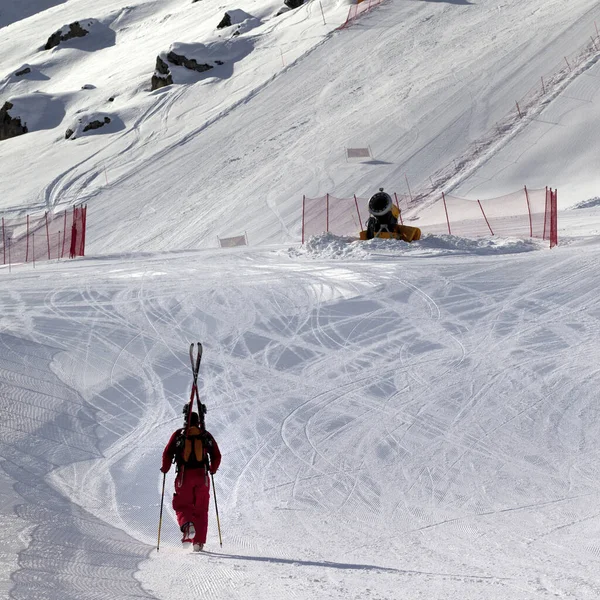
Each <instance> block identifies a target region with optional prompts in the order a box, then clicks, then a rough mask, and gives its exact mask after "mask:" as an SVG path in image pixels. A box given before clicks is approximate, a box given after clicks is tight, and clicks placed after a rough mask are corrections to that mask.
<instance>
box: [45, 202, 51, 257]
mask: <svg viewBox="0 0 600 600" xmlns="http://www.w3.org/2000/svg"><path fill="white" fill-rule="evenodd" d="M45 215H46V240H47V241H48V260H50V233H49V232H48V211H46V213H45Z"/></svg>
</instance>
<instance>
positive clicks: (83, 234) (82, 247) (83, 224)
mask: <svg viewBox="0 0 600 600" xmlns="http://www.w3.org/2000/svg"><path fill="white" fill-rule="evenodd" d="M82 217H83V223H82V225H81V227H82V229H83V231H82V232H81V256H85V232H86V230H87V204H86V205H85V206H84V207H83V213H82ZM247 245H248V238H246V246H247Z"/></svg>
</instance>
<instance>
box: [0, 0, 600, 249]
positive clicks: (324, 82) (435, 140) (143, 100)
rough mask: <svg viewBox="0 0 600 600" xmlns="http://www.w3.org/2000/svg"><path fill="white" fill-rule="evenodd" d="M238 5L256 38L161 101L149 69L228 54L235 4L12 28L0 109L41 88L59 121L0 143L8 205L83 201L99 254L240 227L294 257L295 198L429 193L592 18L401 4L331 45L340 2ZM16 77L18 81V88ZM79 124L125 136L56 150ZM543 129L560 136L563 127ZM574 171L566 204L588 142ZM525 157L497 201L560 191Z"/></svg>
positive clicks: (99, 10) (569, 12)
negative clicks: (177, 57) (72, 28)
mask: <svg viewBox="0 0 600 600" xmlns="http://www.w3.org/2000/svg"><path fill="white" fill-rule="evenodd" d="M321 6H322V7H323V12H321V10H320V8H321ZM238 7H241V8H243V9H244V10H245V11H246V12H247V13H249V14H251V15H253V16H254V17H255V18H256V21H255V22H254V21H253V25H256V24H258V26H257V27H253V28H250V29H249V30H248V31H246V32H244V33H243V34H242V35H240V36H239V37H238V38H237V42H239V43H246V44H248V45H249V47H251V48H252V50H251V51H250V52H249V54H247V55H246V56H245V57H244V58H243V59H242V60H239V61H237V62H235V63H234V64H233V67H232V68H225V67H222V68H221V70H220V71H219V70H217V71H215V72H214V76H208V75H206V74H199V75H198V76H197V78H196V79H197V80H196V82H195V83H192V84H187V85H182V84H174V85H173V86H170V87H168V88H163V89H162V90H159V91H157V92H149V91H148V90H149V87H150V77H151V75H152V73H153V70H154V66H155V60H156V56H157V55H158V54H159V53H160V52H166V51H167V50H168V49H169V48H170V46H171V44H173V43H175V42H180V43H207V42H210V41H217V42H219V41H220V43H223V44H225V43H227V42H228V41H231V40H230V36H231V33H232V32H231V31H228V30H221V31H220V33H219V32H217V30H216V25H217V24H218V22H219V21H220V20H221V18H222V15H223V12H224V9H225V8H231V7H229V6H226V7H224V6H223V5H221V4H220V3H217V2H214V1H213V0H203V2H196V3H193V4H188V3H183V2H181V1H180V0H169V1H167V0H164V1H161V2H146V3H142V2H133V3H131V4H130V5H128V6H127V7H123V6H122V4H121V3H119V2H114V1H105V2H102V3H101V4H100V5H98V3H96V2H89V1H87V0H71V1H70V2H67V3H64V4H62V5H59V6H57V7H55V8H54V9H52V10H51V11H49V12H48V13H41V14H39V15H37V16H35V17H32V18H30V19H26V20H24V21H21V22H19V23H15V24H14V25H13V26H11V27H10V28H8V32H9V33H10V36H11V37H10V40H11V44H9V45H7V51H6V52H5V53H3V55H4V56H5V59H4V61H3V67H4V69H5V73H6V77H5V79H4V80H3V82H2V83H0V97H1V98H2V99H5V98H6V99H10V98H13V97H17V98H19V97H21V96H26V97H27V96H28V95H31V94H34V92H41V93H42V94H45V96H43V98H44V99H45V100H46V101H47V103H52V110H51V111H49V114H50V116H51V117H52V118H50V116H49V117H48V120H49V122H48V123H38V124H37V127H36V129H37V130H36V131H34V132H32V133H31V134H28V135H26V136H22V137H20V138H15V139H12V140H9V141H7V142H5V143H3V144H2V145H1V146H0V160H2V164H3V165H6V170H5V173H4V176H3V187H4V188H5V189H6V190H8V192H9V193H8V194H4V195H3V199H2V201H1V202H2V203H3V205H4V206H6V207H15V206H25V205H34V206H38V207H44V208H45V207H52V206H56V205H60V204H64V203H73V202H76V201H82V200H86V201H87V202H88V204H89V208H90V219H91V222H94V223H96V227H95V228H94V229H93V230H92V231H91V232H90V236H89V238H88V242H89V248H90V250H91V251H92V252H105V251H121V250H139V249H141V248H143V249H148V250H152V249H174V248H181V247H198V246H215V245H216V234H219V235H221V236H223V235H226V234H227V233H228V232H230V231H233V232H234V233H241V232H243V231H244V230H249V231H248V233H249V238H250V239H251V240H252V241H253V243H264V242H269V243H272V242H281V241H297V240H298V239H299V221H300V205H301V198H302V195H303V194H307V195H309V196H317V195H321V194H324V193H326V192H330V193H332V194H334V195H336V196H338V197H344V196H347V195H351V194H353V193H358V194H362V195H367V194H369V193H370V192H371V191H372V190H373V188H374V187H377V186H379V185H385V186H386V187H387V188H388V189H393V190H397V191H402V192H404V191H406V185H405V181H406V179H405V177H407V178H408V181H409V182H412V186H413V188H415V187H420V186H423V185H425V184H427V185H428V184H429V177H430V176H431V175H432V174H433V173H434V172H435V171H436V170H437V169H439V168H441V167H444V166H445V165H448V164H450V163H452V161H453V159H455V158H457V157H459V156H462V155H464V154H465V153H467V154H468V152H469V148H470V147H471V146H470V144H471V143H473V142H474V141H475V140H479V139H480V138H481V137H482V136H485V135H487V134H488V133H489V132H490V131H492V132H493V128H494V125H495V123H496V122H497V121H498V120H500V119H502V118H503V117H504V116H505V115H506V114H507V113H509V112H510V111H514V106H515V99H516V98H520V97H521V96H522V95H523V94H525V93H526V92H527V91H528V90H529V89H530V88H531V87H532V86H533V85H535V84H536V83H537V82H538V81H539V78H540V75H543V74H545V73H546V71H547V70H548V69H549V68H550V67H554V65H556V64H557V63H559V62H560V61H562V60H563V57H564V56H565V55H566V54H569V55H570V54H571V53H573V52H575V51H576V50H577V49H579V48H580V46H581V45H582V44H586V43H588V42H589V41H590V36H591V35H592V34H594V33H595V29H594V19H596V18H597V17H598V18H600V14H598V9H597V4H596V3H595V2H592V1H590V0H579V1H578V2H574V3H569V4H568V5H565V4H564V2H559V1H555V2H547V1H545V2H534V3H528V5H527V7H525V8H524V7H523V4H522V3H521V2H517V1H516V0H513V1H511V2H504V3H503V4H502V5H497V3H493V2H489V1H488V2H481V3H477V4H473V3H459V4H456V3H445V2H398V3H395V4H394V3H391V4H384V5H382V6H381V7H379V8H377V9H376V10H375V11H373V12H372V13H371V14H370V15H368V16H365V17H363V18H362V19H361V20H360V22H359V23H357V24H356V25H355V26H353V27H351V28H349V29H347V30H343V31H334V28H335V27H336V26H337V25H339V24H340V23H342V22H343V21H344V19H345V18H346V14H347V9H348V6H347V5H346V4H344V3H336V2H331V3H328V2H325V3H323V2H321V3H320V4H319V3H317V2H312V3H308V4H307V5H305V6H303V7H301V8H300V9H298V10H296V11H292V12H288V13H286V14H284V15H282V16H280V17H274V15H275V13H276V12H277V10H278V9H279V8H280V5H279V4H278V3H277V2H274V1H271V2H264V3H260V2H258V0H257V1H256V2H251V3H249V4H248V5H247V6H246V5H244V6H241V5H239V6H238V5H235V8H238ZM491 15H493V18H491ZM91 18H93V19H95V20H96V22H97V28H96V29H97V33H96V35H91V36H88V38H81V39H78V40H74V41H71V42H67V43H65V44H64V45H61V46H59V47H58V48H55V49H53V50H50V51H42V50H40V48H41V47H42V46H43V44H44V43H45V41H46V39H47V37H48V36H49V35H50V34H51V33H52V32H53V31H55V30H57V29H60V28H61V27H63V26H64V25H66V24H69V23H71V22H73V21H74V20H76V19H91ZM324 22H325V23H326V24H324ZM111 36H112V37H111ZM219 36H221V37H219ZM92 48H93V49H94V51H93V52H92V51H90V50H91V49H92ZM26 64H27V65H30V66H32V67H33V68H34V69H35V71H34V72H33V74H32V76H31V78H30V79H27V78H19V79H18V81H15V77H14V72H15V71H17V70H18V69H20V68H21V67H22V66H23V65H26ZM209 73H210V74H211V75H212V73H211V72H209ZM84 85H91V86H94V88H93V89H85V90H82V89H81V88H82V86H84ZM37 96H40V94H37ZM595 97H596V96H595V95H592V98H591V99H592V100H593V98H595ZM110 98H114V100H113V101H112V102H109V101H108V100H109V99H110ZM586 100H587V102H584V103H580V105H583V106H585V105H586V104H589V101H590V98H586ZM90 112H91V113H98V112H100V113H106V114H107V115H109V116H110V117H113V118H114V119H115V123H118V124H119V125H118V126H115V127H114V128H113V130H112V133H106V134H104V133H100V134H98V133H96V134H95V135H93V136H89V137H84V138H79V139H77V140H65V139H64V135H65V131H66V130H67V128H69V127H72V125H73V122H74V121H76V119H77V116H78V115H79V116H81V114H87V113H90ZM586 122H589V121H586ZM595 122H596V121H595V120H593V119H592V123H595ZM121 124H122V125H121ZM594 127H595V125H594ZM114 129H117V130H116V131H115V130H114ZM100 131H101V132H102V131H103V130H100ZM108 131H111V130H110V129H109V130H108ZM553 131H554V132H560V133H562V134H564V132H565V131H567V132H568V131H570V129H569V128H565V127H561V126H560V123H557V125H556V127H554V129H553ZM594 131H595V129H594V130H592V131H591V132H590V138H593V136H594ZM554 135H555V136H558V135H559V133H555V134H554ZM353 146H359V147H365V146H370V147H371V148H372V151H373V154H374V159H375V160H374V161H366V162H364V161H363V162H362V163H359V164H349V163H348V162H347V161H346V158H345V149H346V147H353ZM584 147H585V146H583V145H581V146H579V149H581V148H584ZM25 152H26V153H27V154H28V156H29V157H30V159H29V160H28V161H26V163H25V164H24V163H23V161H22V160H21V159H20V157H21V156H22V155H23V153H25ZM32 153H33V154H32ZM517 156H519V155H517ZM585 156H586V157H588V158H587V160H585V159H584V160H582V161H581V162H582V164H581V165H580V166H579V168H578V169H572V170H570V171H569V172H568V177H567V176H564V177H562V178H560V183H561V189H563V192H562V193H561V195H560V198H561V201H562V202H567V204H565V206H567V205H569V204H573V203H575V202H578V201H581V200H587V199H588V198H589V197H590V192H589V189H586V191H584V190H581V191H580V192H579V194H581V193H582V192H583V193H584V194H585V195H583V196H582V195H572V194H571V193H570V186H571V185H572V184H580V183H581V180H582V179H583V177H582V170H583V172H584V173H585V169H587V167H588V165H589V164H590V163H591V162H593V161H594V160H595V154H593V147H592V146H589V147H588V150H587V152H585ZM535 158H536V159H535V160H529V161H528V163H527V167H528V168H527V170H526V171H523V170H521V172H519V176H518V177H513V178H510V179H509V180H508V181H507V183H506V185H502V182H501V181H500V182H498V183H497V184H496V185H495V186H494V192H496V193H495V194H492V195H498V193H508V192H512V191H514V189H515V185H513V181H517V180H518V187H521V186H522V185H524V184H528V185H530V187H533V186H534V185H538V183H537V182H538V181H539V182H540V185H551V186H555V187H556V186H557V183H555V181H553V179H554V177H553V176H552V175H553V173H549V172H548V171H549V157H548V156H538V157H535ZM182 172H183V173H186V176H185V177H182V176H181V173H182ZM523 178H525V179H526V180H525V181H523V180H522V179H523ZM557 178H558V177H557ZM532 181H535V184H534V183H531V182H532ZM123 197H126V198H127V199H128V201H127V202H123V201H122V199H123ZM257 214H260V215H261V219H260V220H259V221H258V222H256V223H252V220H253V218H254V216H255V215H257ZM141 218H142V220H143V227H140V219H141ZM134 227H135V228H136V232H135V235H132V234H131V230H132V228H134ZM173 231H177V238H176V240H174V239H173V237H172V235H173V234H172V233H171V232H173Z"/></svg>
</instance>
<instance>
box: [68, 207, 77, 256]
mask: <svg viewBox="0 0 600 600" xmlns="http://www.w3.org/2000/svg"><path fill="white" fill-rule="evenodd" d="M76 216H77V208H75V207H73V223H72V225H71V245H70V247H69V258H75V244H76V243H77V225H76V224H75V219H76Z"/></svg>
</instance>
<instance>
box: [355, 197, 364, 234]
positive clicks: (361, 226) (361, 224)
mask: <svg viewBox="0 0 600 600" xmlns="http://www.w3.org/2000/svg"><path fill="white" fill-rule="evenodd" d="M354 204H356V214H357V215H358V224H359V226H360V230H361V231H362V230H363V222H362V219H361V218H360V210H358V200H357V198H356V194H354Z"/></svg>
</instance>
